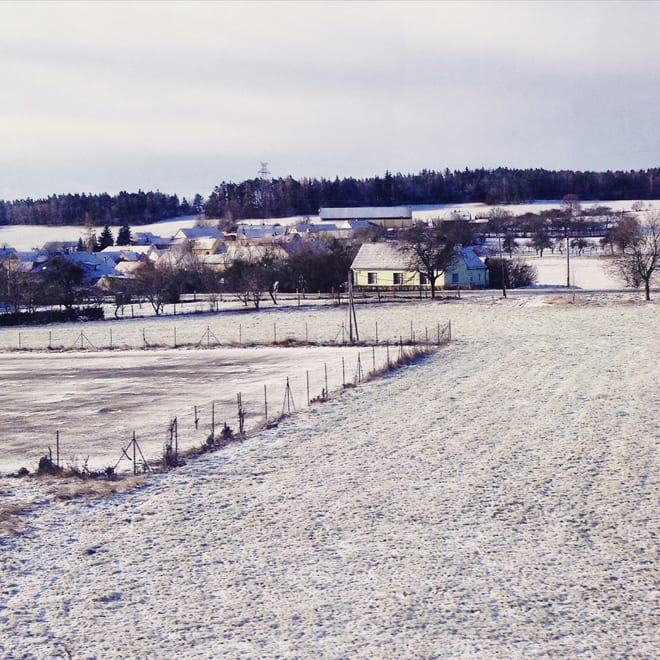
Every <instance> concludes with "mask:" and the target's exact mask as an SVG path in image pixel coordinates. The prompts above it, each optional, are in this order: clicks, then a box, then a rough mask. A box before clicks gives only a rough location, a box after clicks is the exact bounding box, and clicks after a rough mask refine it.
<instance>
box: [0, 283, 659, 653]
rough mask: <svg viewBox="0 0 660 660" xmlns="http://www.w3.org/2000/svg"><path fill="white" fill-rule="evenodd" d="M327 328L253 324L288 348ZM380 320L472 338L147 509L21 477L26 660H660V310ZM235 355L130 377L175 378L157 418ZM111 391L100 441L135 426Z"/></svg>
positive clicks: (594, 300) (203, 465) (10, 633)
mask: <svg viewBox="0 0 660 660" xmlns="http://www.w3.org/2000/svg"><path fill="white" fill-rule="evenodd" d="M309 313H310V312H309V311H306V310H299V311H298V310H291V311H289V312H284V311H282V312H275V311H268V313H267V314H263V313H260V314H258V315H257V314H253V315H251V316H252V317H253V318H254V319H255V321H254V323H255V326H254V331H255V332H256V331H257V328H260V331H261V332H263V333H264V336H265V338H266V339H267V338H269V337H270V335H271V332H272V331H273V323H274V322H275V323H276V324H277V326H278V327H280V328H281V332H283V333H284V332H287V330H285V327H287V323H288V324H290V326H291V327H292V328H293V327H294V326H295V327H296V328H301V327H302V325H301V323H303V322H304V321H303V319H304V318H305V314H309ZM344 315H345V311H342V310H339V309H336V308H333V307H326V308H323V309H317V310H314V312H313V314H312V315H311V316H310V318H309V319H307V323H308V324H311V323H312V318H313V320H314V321H313V322H314V323H315V324H318V327H320V328H325V331H326V332H331V333H333V332H334V331H335V329H336V328H337V327H338V325H339V326H340V325H341V323H342V322H343V321H344V319H345V316H344ZM358 315H359V319H360V322H361V327H362V328H363V329H364V332H365V333H366V332H368V333H369V334H372V333H373V332H374V331H375V327H376V324H378V328H379V333H380V336H381V337H385V336H387V335H388V333H389V334H393V335H396V334H398V333H402V332H404V331H405V329H406V328H409V326H410V320H411V319H412V320H413V324H414V329H415V331H416V332H421V329H422V328H424V327H429V328H434V327H435V324H436V323H438V322H442V321H445V320H450V321H451V323H452V331H453V337H454V341H453V342H452V343H451V344H449V345H448V346H445V347H444V348H441V349H440V350H439V351H438V352H437V353H435V354H434V355H433V356H431V357H428V358H426V359H424V360H422V361H421V362H419V363H417V364H414V365H410V366H408V367H405V368H404V369H403V370H402V371H401V372H398V373H396V374H393V375H390V376H387V377H385V378H382V379H378V380H374V381H370V382H368V383H364V384H362V385H360V386H359V387H357V388H353V389H350V390H346V391H344V392H343V393H342V394H341V395H336V396H334V397H333V398H332V399H331V400H330V401H329V402H327V403H324V404H321V405H314V406H312V407H311V408H310V409H308V410H307V409H306V410H304V411H302V412H301V413H300V414H297V415H294V416H291V417H288V418H286V419H285V420H283V421H281V422H280V424H279V425H278V426H277V427H276V428H272V429H269V430H264V431H262V432H260V433H258V434H257V435H254V436H253V437H250V438H249V439H248V440H246V441H244V442H242V443H235V444H232V445H229V446H228V447H227V448H225V449H223V450H221V451H220V452H217V453H214V454H208V455H206V456H204V457H203V458H200V459H198V460H195V461H193V462H189V463H188V465H186V466H185V467H183V468H180V469H177V470H175V471H173V472H170V473H168V474H162V475H158V476H154V477H149V478H146V479H145V481H144V483H143V484H142V485H141V486H140V487H138V488H136V489H134V490H129V491H127V492H124V493H121V494H116V495H112V496H108V497H104V498H94V497H72V493H73V492H75V489H76V488H81V489H91V490H93V488H91V487H89V485H87V484H82V485H76V484H67V483H63V482H61V481H58V480H55V481H43V482H38V483H35V481H34V480H31V479H28V480H26V479H21V480H19V479H2V480H0V545H1V546H2V547H1V548H0V567H1V571H2V572H1V574H0V575H1V576H2V577H1V578H0V579H1V583H2V589H1V590H0V655H1V656H2V657H7V658H24V657H34V658H59V657H61V658H65V657H73V658H87V657H97V658H126V657H131V658H147V657H159V658H161V657H168V658H169V657H177V658H179V657H183V658H188V657H189V658H217V657H228V658H236V657H246V658H247V657H250V658H252V657H260V658H274V657H286V658H293V657H298V658H312V657H313V658H316V657H319V658H346V657H351V658H367V657H369V658H371V657H380V658H420V657H425V658H431V657H438V658H449V657H483V658H510V657H518V658H523V657H524V658H528V657H550V656H552V657H563V658H574V657H596V658H602V657H630V658H633V657H634V658H651V657H657V654H658V648H659V643H660V639H659V636H658V629H659V624H660V621H659V620H658V619H659V617H658V614H659V608H658V595H659V590H658V565H657V559H658V557H657V553H658V531H659V530H658V487H659V485H660V484H659V467H660V466H659V461H658V449H659V442H658V432H657V428H656V427H657V409H658V405H659V404H660V399H659V398H658V392H659V391H660V390H659V388H658V385H659V383H658V374H657V364H658V362H659V361H660V342H659V341H658V339H659V337H658V327H659V321H660V318H659V315H660V306H658V305H657V304H656V303H655V302H651V303H644V302H642V301H641V296H639V295H635V294H632V295H631V294H628V293H618V294H617V293H609V294H600V295H587V294H583V295H581V296H578V297H577V298H576V300H575V302H574V303H573V302H572V299H571V296H570V295H569V294H567V293H562V292H557V293H556V294H549V293H544V294H529V295H515V296H510V297H509V298H508V299H506V300H504V299H502V298H500V297H499V296H497V295H493V294H487V293H485V294H481V295H475V296H467V297H463V298H462V299H461V300H460V301H459V300H454V301H447V302H442V303H441V302H431V301H420V302H417V303H397V304H389V305H383V306H377V305H365V306H363V307H362V308H360V309H359V310H358ZM257 319H258V320H257ZM177 323H178V321H177ZM258 324H261V325H258ZM314 327H315V328H316V327H317V325H315V326H314ZM308 328H309V326H308ZM367 329H368V330H367ZM234 331H235V326H234ZM314 331H316V330H314ZM225 350H228V349H216V350H206V351H193V350H190V349H188V350H185V351H179V352H178V353H177V352H174V351H170V350H169V349H168V350H162V351H159V352H154V353H151V352H143V353H140V352H138V351H133V352H130V351H125V352H124V354H123V355H122V354H119V353H118V355H120V357H119V358H117V359H119V360H122V361H124V360H125V361H126V363H127V364H126V365H125V368H128V369H130V366H131V364H132V362H131V361H132V360H135V361H136V362H135V363H134V364H135V365H139V366H140V368H142V366H144V368H145V369H150V370H151V373H152V374H155V375H158V374H159V373H160V374H161V375H162V376H163V377H164V378H165V380H163V383H164V384H166V388H167V392H166V393H162V392H161V393H158V394H157V393H154V392H151V391H148V390H147V389H146V385H144V386H141V385H140V380H139V379H138V378H137V376H136V374H135V373H133V375H132V376H131V380H129V382H130V383H131V386H130V388H129V389H131V388H133V387H135V386H136V385H137V386H138V387H139V388H140V389H139V391H140V392H142V391H143V390H144V397H143V398H144V399H145V405H147V407H148V410H146V411H145V413H144V417H145V418H147V417H150V416H151V415H152V414H153V410H154V408H149V406H151V405H154V406H156V408H158V409H165V408H164V407H161V406H162V402H161V403H158V402H156V399H157V398H158V397H159V396H164V397H165V398H168V397H169V398H170V400H171V401H175V402H176V401H181V410H184V409H187V408H188V409H189V406H190V403H192V402H193V400H199V399H200V398H202V397H203V395H204V393H205V391H204V386H203V383H199V384H198V385H195V386H193V385H192V383H191V381H190V379H188V378H187V376H186V375H185V372H186V367H185V366H184V365H185V360H187V359H190V358H191V356H193V355H194V356H195V357H194V359H195V361H194V365H193V367H194V369H195V370H201V373H202V374H204V377H205V378H206V377H207V375H209V372H210V371H214V368H213V366H211V367H210V369H209V372H206V371H204V369H205V368H206V367H203V366H202V365H203V364H205V362H206V360H210V361H211V362H212V363H213V360H214V359H215V358H213V357H211V356H212V355H213V354H214V353H216V354H217V356H218V358H217V359H218V362H220V361H221V360H220V357H221V356H222V355H223V353H224V351H225ZM231 350H232V351H243V352H245V351H248V350H257V349H239V348H236V349H231ZM259 350H261V349H259ZM264 350H265V349H264ZM267 350H268V351H280V352H281V354H282V355H285V357H284V361H285V362H286V364H287V367H290V368H291V369H292V370H294V369H295V370H297V372H298V373H300V371H301V370H304V369H305V365H306V364H309V363H308V362H307V358H305V359H303V358H302V357H301V356H300V353H298V352H288V351H306V350H309V351H317V350H328V351H343V350H344V348H343V347H338V348H327V349H317V348H313V349H289V348H287V349H267ZM16 355H18V357H17V359H21V360H23V363H22V365H23V367H22V368H24V365H28V364H31V362H30V360H32V359H34V360H35V364H39V365H41V367H40V368H42V367H43V363H42V362H41V361H42V360H43V359H45V358H46V357H54V358H58V359H63V360H67V359H69V360H71V362H72V364H71V365H68V366H67V368H71V369H73V368H74V367H75V363H76V362H78V361H79V360H80V362H85V361H86V360H88V361H89V362H88V363H87V364H89V365H90V373H91V374H93V370H94V369H95V368H96V365H94V364H93V363H94V361H95V360H97V359H99V358H98V357H97V356H96V355H92V354H89V353H85V354H82V357H80V358H78V357H77V356H78V354H62V355H61V356H60V355H54V356H46V355H44V354H36V356H33V355H24V354H15V353H11V354H9V353H8V354H5V355H3V361H4V360H5V359H7V360H8V361H10V360H11V359H13V358H14V356H16ZM227 355H228V356H229V355H230V354H229V353H228V354H227ZM104 356H107V357H108V359H110V360H114V359H116V358H115V354H114V353H112V354H108V353H105V354H104ZM177 356H179V357H177ZM198 356H200V357H198ZM365 357H367V356H364V357H363V359H364V358H365ZM161 358H162V360H163V361H164V362H163V366H164V365H165V364H166V363H167V361H168V360H169V359H171V360H173V362H172V365H173V371H174V373H172V374H169V375H167V376H165V374H166V373H167V369H166V368H163V367H159V365H158V362H159V361H160V359H161ZM143 359H144V360H145V361H146V364H145V365H143V364H142V363H141V360H143ZM233 359H234V357H233V353H232V354H231V359H230V358H229V357H227V361H228V362H231V361H232V360H233ZM273 359H275V357H274V356H273ZM328 359H329V358H328ZM270 360H271V357H270V355H269V356H268V357H267V362H268V363H269V366H268V367H267V368H270V367H271V366H272V364H271V363H270ZM325 360H326V356H325V354H323V357H321V361H323V362H325ZM366 361H367V360H366V359H365V362H366ZM348 362H349V361H348V360H347V364H348ZM222 366H223V365H221V364H217V365H216V367H217V368H218V373H222V372H221V371H220V369H221V368H222ZM352 368H354V364H353V365H352ZM16 369H18V366H16ZM9 371H11V370H9ZM30 371H32V372H33V376H35V378H36V379H37V380H38V379H39V378H40V372H39V370H38V369H37V370H30ZM14 373H15V372H14ZM229 378H230V377H227V379H229ZM179 379H181V380H180V381H179ZM3 380H4V378H3ZM72 380H75V379H69V380H68V381H67V383H66V386H63V387H61V388H60V389H59V392H60V393H61V394H62V396H64V394H65V392H67V391H69V390H68V388H69V383H70V382H71V381H72ZM258 380H261V379H258ZM177 381H179V382H180V383H181V384H180V385H175V383H177ZM206 383H207V385H208V388H209V389H208V393H207V394H206V396H207V398H206V401H210V400H212V399H213V398H214V397H215V396H216V394H215V392H216V382H215V380H214V378H211V377H210V376H209V379H208V380H207V381H206ZM233 384H234V383H233V382H232V385H233ZM33 386H34V387H35V388H37V389H39V388H41V387H43V385H42V384H35V382H34V381H33V383H32V384H30V383H29V382H27V381H26V382H25V383H23V384H22V385H21V387H24V389H23V390H22V391H23V395H24V396H25V398H28V397H29V394H28V393H29V392H30V388H31V387H33ZM197 386H199V388H200V389H195V388H196V387H197ZM92 387H94V380H93V379H90V381H89V388H90V391H88V400H89V406H90V410H89V411H86V412H84V416H85V417H86V419H85V420H84V421H85V422H87V423H89V422H90V418H92V417H94V416H95V415H96V416H99V417H103V418H104V419H107V420H110V419H112V417H113V415H112V411H108V412H105V413H100V412H99V408H100V405H101V404H100V403H98V396H99V392H98V391H96V390H91V388H92ZM175 388H176V389H175ZM229 389H230V390H232V393H233V391H234V390H235V389H236V388H235V387H230V388H229ZM315 389H318V385H317V386H316V388H315ZM332 389H334V387H333V388H332ZM124 394H125V392H124ZM5 396H6V395H5ZM117 396H118V397H120V394H117ZM281 396H282V388H280V390H279V392H277V393H275V392H274V397H275V398H277V397H281ZM304 396H305V395H304V394H303V395H302V397H303V399H304ZM186 397H189V398H188V399H186ZM150 399H153V401H149V400H150ZM280 401H281V398H280ZM53 404H54V405H53V408H52V411H53V413H52V414H53V415H54V414H56V413H55V411H56V410H57V409H58V406H59V405H60V402H53ZM7 405H9V404H8V403H7V402H5V403H3V408H4V407H7ZM113 405H114V404H113ZM279 405H281V404H280V403H279V402H278V404H275V405H274V407H279ZM167 410H170V408H169V407H168V408H167ZM172 410H173V408H172ZM44 412H45V411H44ZM88 413H89V414H88ZM80 414H81V415H83V411H81V413H80ZM126 414H127V411H126V409H124V410H123V411H122V416H124V417H125V416H126ZM168 414H171V413H168ZM180 414H183V412H181V413H180ZM44 417H45V415H44ZM165 417H166V419H162V417H159V418H158V420H154V421H155V422H156V424H157V425H160V427H161V428H162V426H163V422H165V423H166V422H167V416H166V415H165ZM47 421H48V420H47V419H44V422H45V423H47ZM106 424H107V425H108V428H110V427H111V423H110V421H108V422H106ZM3 427H4V428H5V429H7V420H6V419H3ZM6 433H7V431H5V434H6ZM159 442H160V440H159ZM12 511H13V512H14V513H13V515H12Z"/></svg>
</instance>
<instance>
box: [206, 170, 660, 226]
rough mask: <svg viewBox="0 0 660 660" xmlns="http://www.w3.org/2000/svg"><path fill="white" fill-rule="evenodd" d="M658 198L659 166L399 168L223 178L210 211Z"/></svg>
mask: <svg viewBox="0 0 660 660" xmlns="http://www.w3.org/2000/svg"><path fill="white" fill-rule="evenodd" d="M567 195H572V196H574V197H576V198H578V199H580V200H582V201H586V200H602V201H607V200H615V199H630V200H643V199H654V198H656V197H658V195H660V168H654V169H647V170H631V171H607V172H579V171H578V172H576V171H572V170H560V171H552V170H545V169H509V168H503V167H499V168H496V169H483V168H482V169H475V170H469V169H465V170H462V171H458V170H457V171H453V172H451V171H449V170H448V169H446V170H445V171H444V172H439V171H433V170H423V171H421V172H419V173H418V174H400V173H397V174H392V173H391V172H386V173H385V175H384V176H382V177H381V176H375V177H370V178H365V179H355V178H350V177H349V178H343V179H340V178H339V177H337V178H335V179H323V178H322V179H315V178H312V179H310V178H302V179H298V180H297V179H294V178H293V177H290V176H289V177H286V178H278V179H258V178H256V179H248V180H246V181H243V182H241V183H231V182H224V181H223V182H222V183H221V184H219V185H218V186H216V187H215V188H214V190H213V191H212V192H211V194H210V195H209V197H208V199H207V200H206V202H205V203H204V211H205V213H206V216H207V217H209V218H220V219H224V220H225V221H227V222H232V221H236V220H240V219H254V218H265V217H269V218H277V217H288V216H292V215H316V214H317V213H318V212H319V209H320V208H321V207H337V206H398V205H419V204H445V203H449V204H452V203H471V202H481V203H485V204H490V205H497V204H519V203H525V202H530V201H536V200H561V199H564V198H565V197H566V196H567Z"/></svg>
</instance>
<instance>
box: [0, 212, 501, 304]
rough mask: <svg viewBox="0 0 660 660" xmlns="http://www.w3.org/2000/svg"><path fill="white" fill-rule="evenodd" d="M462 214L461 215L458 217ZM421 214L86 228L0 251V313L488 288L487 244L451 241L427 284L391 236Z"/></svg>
mask: <svg viewBox="0 0 660 660" xmlns="http://www.w3.org/2000/svg"><path fill="white" fill-rule="evenodd" d="M186 220H187V219H186ZM459 220H460V221H461V222H464V223H465V222H467V220H466V219H465V218H464V217H463V216H460V217H459ZM454 221H455V218H454ZM418 222H419V221H416V220H414V219H413V214H412V209H411V207H407V206H397V207H353V208H328V209H325V208H322V209H321V210H320V213H319V218H318V219H316V221H314V222H312V221H311V220H310V219H309V218H304V219H303V221H302V222H295V223H288V224H287V223H286V222H282V223H280V222H278V221H276V220H274V221H269V222H268V223H265V222H262V223H261V224H255V223H250V222H239V223H238V224H237V225H236V226H235V228H232V229H233V231H223V230H221V229H220V228H219V227H218V225H219V222H217V221H215V222H214V221H212V220H207V219H205V218H203V217H201V216H200V217H197V218H195V222H194V224H193V225H192V226H181V227H179V228H178V229H176V231H175V232H174V233H173V234H172V235H158V234H156V233H154V232H152V231H140V228H135V229H134V230H132V229H130V228H128V227H122V228H121V229H120V231H119V232H118V237H117V243H122V244H117V243H115V240H114V237H113V235H112V231H111V230H110V228H109V227H108V226H106V227H105V228H104V230H103V233H101V240H100V241H99V239H97V237H96V234H95V232H94V231H93V230H92V229H91V228H86V229H85V230H82V229H81V237H80V238H78V240H77V241H74V240H71V241H49V242H47V243H45V244H43V245H42V247H41V248H39V249H33V250H29V251H20V250H17V249H15V248H13V247H11V246H5V247H3V248H2V249H0V266H2V271H1V272H2V273H4V279H5V286H2V287H0V291H1V292H2V293H0V300H1V301H2V302H3V303H4V308H5V312H7V313H11V312H13V313H18V312H20V311H23V310H25V311H32V310H35V309H36V308H37V307H39V306H47V305H50V306H57V305H59V306H60V307H65V308H68V309H71V308H73V307H74V305H85V304H87V305H92V306H93V305H94V304H95V302H96V301H98V300H99V299H100V298H101V297H103V296H108V295H114V296H116V298H117V300H118V304H122V305H123V304H125V303H127V302H130V300H131V299H142V300H144V299H146V300H149V302H151V303H152V304H153V306H154V310H155V311H156V313H157V314H160V313H161V312H162V311H163V308H164V306H165V304H167V303H176V302H178V301H179V300H180V299H181V297H182V296H183V295H185V294H198V293H199V294H209V295H210V296H211V299H212V300H217V298H218V296H222V295H223V294H224V293H233V294H236V295H237V296H238V297H239V298H240V299H241V300H243V301H244V303H245V304H246V305H247V304H248V303H251V304H254V306H255V307H257V308H258V307H259V303H260V302H261V300H262V298H263V297H264V296H265V295H266V294H269V295H270V297H271V298H272V300H273V301H275V302H276V296H277V295H278V294H279V293H280V292H283V293H286V292H288V293H305V292H310V293H330V294H335V293H336V294H337V295H341V294H342V293H348V286H349V279H350V280H351V284H353V285H354V286H355V288H356V290H365V291H369V290H371V291H374V292H375V291H377V292H379V293H380V292H383V291H427V290H428V289H429V288H432V289H434V288H435V286H436V281H435V280H436V279H437V286H438V287H439V288H441V289H442V288H463V289H471V288H485V287H487V286H488V284H489V274H488V267H487V264H486V258H487V256H488V254H489V252H488V249H487V248H486V247H485V246H484V245H483V242H482V244H481V245H466V246H463V245H460V244H458V243H457V244H456V245H455V247H454V248H452V249H453V252H455V255H454V256H453V257H452V258H451V260H450V261H447V264H448V266H447V267H446V268H444V269H440V268H439V266H437V265H436V266H435V271H433V272H432V273H431V277H432V278H433V280H434V281H433V282H429V273H428V272H427V271H426V270H425V269H424V268H420V267H415V259H414V257H415V255H414V254H411V253H410V252H408V251H406V250H405V249H402V242H401V241H400V240H397V239H398V237H399V236H400V235H402V234H403V233H404V232H406V231H409V230H410V229H411V228H412V227H413V226H414V225H415V224H416V223H418ZM182 224H190V223H189V222H188V223H182ZM428 224H429V226H430V225H431V224H432V223H428ZM83 233H84V234H85V235H84V237H83ZM120 237H121V240H120ZM403 245H405V242H404V243H403ZM90 248H91V249H90ZM349 270H350V271H351V273H352V276H351V277H350V278H349V275H348V273H349ZM43 282H47V283H49V286H42V285H41V284H39V283H43Z"/></svg>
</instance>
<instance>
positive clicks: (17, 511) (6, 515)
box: [0, 502, 30, 536]
mask: <svg viewBox="0 0 660 660" xmlns="http://www.w3.org/2000/svg"><path fill="white" fill-rule="evenodd" d="M29 508H30V505H29V504H27V503H26V502H9V503H3V504H0V535H5V536H15V535H16V534H20V533H21V532H22V531H24V530H25V528H26V527H27V522H26V520H25V518H23V517H22V516H23V514H24V513H25V512H26V511H27V510H28V509H29Z"/></svg>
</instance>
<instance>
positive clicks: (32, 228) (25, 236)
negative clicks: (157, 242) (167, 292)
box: [0, 216, 198, 252]
mask: <svg viewBox="0 0 660 660" xmlns="http://www.w3.org/2000/svg"><path fill="white" fill-rule="evenodd" d="M197 222H198V220H197V217H196V216H194V217H193V216H185V217H180V218H173V219H171V220H164V221H162V222H156V223H153V224H150V225H134V226H132V227H131V232H133V233H135V232H151V233H153V234H156V235H157V236H163V237H171V236H174V234H175V233H176V232H177V231H178V230H179V229H182V228H187V227H193V226H194V225H195V224H196V223H197ZM119 229H120V227H114V226H111V227H110V230H111V231H112V235H113V236H114V237H115V239H116V238H117V234H118V233H119ZM101 230H102V228H101V227H96V228H95V231H96V234H97V236H98V235H100V233H101ZM84 234H85V228H84V227H81V226H78V225H65V226H61V227H54V226H50V225H0V247H2V246H5V245H6V246H7V247H13V248H15V249H16V250H18V251H19V252H27V251H29V250H36V249H40V248H41V247H42V246H43V245H44V244H45V243H48V242H51V241H52V242H60V241H62V242H66V241H77V240H78V239H79V238H81V237H82V238H84Z"/></svg>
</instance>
